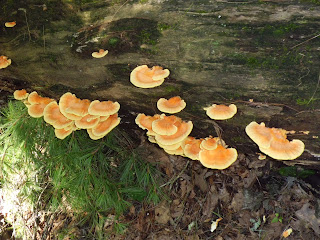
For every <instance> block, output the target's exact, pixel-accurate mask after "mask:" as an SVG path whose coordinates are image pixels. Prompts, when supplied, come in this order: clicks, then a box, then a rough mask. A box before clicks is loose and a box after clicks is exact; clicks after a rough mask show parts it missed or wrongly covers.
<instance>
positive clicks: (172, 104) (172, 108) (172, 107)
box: [157, 96, 186, 113]
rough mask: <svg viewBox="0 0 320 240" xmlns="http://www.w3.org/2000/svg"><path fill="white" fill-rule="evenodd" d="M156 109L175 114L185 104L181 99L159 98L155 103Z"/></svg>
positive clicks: (177, 97)
mask: <svg viewBox="0 0 320 240" xmlns="http://www.w3.org/2000/svg"><path fill="white" fill-rule="evenodd" d="M157 107H158V109H159V110H160V111H161V112H165V113H177V112H180V111H182V110H183V109H184V108H185V107H186V102H185V101H184V100H183V99H181V97H179V96H176V97H172V98H170V99H169V100H167V99H165V98H160V99H159V100H158V102H157Z"/></svg>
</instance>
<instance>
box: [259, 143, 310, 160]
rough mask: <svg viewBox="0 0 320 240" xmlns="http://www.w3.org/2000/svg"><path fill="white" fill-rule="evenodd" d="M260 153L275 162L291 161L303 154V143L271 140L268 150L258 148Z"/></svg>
mask: <svg viewBox="0 0 320 240" xmlns="http://www.w3.org/2000/svg"><path fill="white" fill-rule="evenodd" d="M259 149H260V151H261V152H263V153H264V154H267V155H268V156H270V157H272V158H274V159H277V160H292V159H296V158H297V157H299V156H300V155H301V154H302V153H303V152H304V143H303V142H302V141H300V140H298V139H293V140H292V141H289V140H287V139H283V138H273V139H272V141H271V143H270V146H269V148H263V147H259Z"/></svg>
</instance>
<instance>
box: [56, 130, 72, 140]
mask: <svg viewBox="0 0 320 240" xmlns="http://www.w3.org/2000/svg"><path fill="white" fill-rule="evenodd" d="M72 132H73V129H72V128H67V129H65V128H62V129H57V128H55V129H54V134H55V135H56V137H57V138H59V139H61V140H62V139H65V138H66V137H68V136H69V135H70V134H71V133H72Z"/></svg>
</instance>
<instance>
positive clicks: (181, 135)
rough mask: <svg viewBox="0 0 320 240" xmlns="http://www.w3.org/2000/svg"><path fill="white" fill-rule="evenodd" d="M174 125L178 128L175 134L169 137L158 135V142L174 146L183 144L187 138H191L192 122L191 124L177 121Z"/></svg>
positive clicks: (156, 136) (156, 137)
mask: <svg viewBox="0 0 320 240" xmlns="http://www.w3.org/2000/svg"><path fill="white" fill-rule="evenodd" d="M174 125H176V127H177V128H178V130H177V132H176V133H175V134H172V135H169V136H167V135H158V134H156V135H155V139H156V141H157V142H158V143H160V144H164V145H172V144H175V143H178V142H182V141H183V140H184V139H185V138H186V137H188V136H189V134H190V133H191V131H192V128H193V124H192V122H191V121H189V122H183V121H182V122H180V121H176V122H175V123H174Z"/></svg>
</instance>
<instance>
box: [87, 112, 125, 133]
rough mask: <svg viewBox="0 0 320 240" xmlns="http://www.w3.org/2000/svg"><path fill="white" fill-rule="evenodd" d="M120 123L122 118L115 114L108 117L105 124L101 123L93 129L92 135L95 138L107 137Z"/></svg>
mask: <svg viewBox="0 0 320 240" xmlns="http://www.w3.org/2000/svg"><path fill="white" fill-rule="evenodd" d="M119 123H120V118H119V117H118V114H117V113H115V114H113V115H111V116H109V117H108V119H107V120H105V121H103V122H99V123H98V125H97V126H95V127H94V128H91V129H92V133H93V135H95V136H105V135H106V134H108V133H109V132H110V131H111V130H112V129H114V128H115V127H116V126H117V125H118V124H119Z"/></svg>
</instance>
